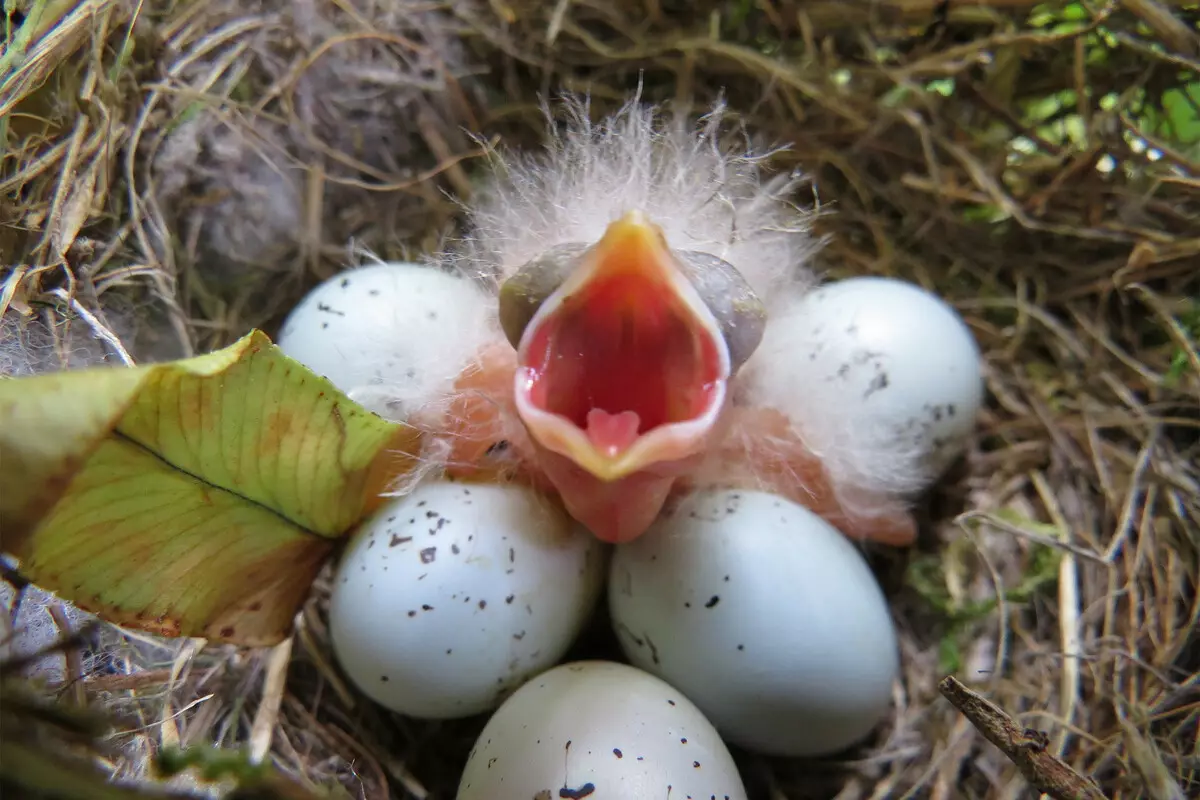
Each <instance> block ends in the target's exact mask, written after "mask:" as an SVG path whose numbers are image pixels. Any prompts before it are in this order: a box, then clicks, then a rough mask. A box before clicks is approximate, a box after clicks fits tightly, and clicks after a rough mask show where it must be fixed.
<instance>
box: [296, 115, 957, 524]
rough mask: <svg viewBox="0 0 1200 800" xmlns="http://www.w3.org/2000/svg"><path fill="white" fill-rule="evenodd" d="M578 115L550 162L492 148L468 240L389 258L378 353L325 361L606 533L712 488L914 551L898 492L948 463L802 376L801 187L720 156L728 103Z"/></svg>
mask: <svg viewBox="0 0 1200 800" xmlns="http://www.w3.org/2000/svg"><path fill="white" fill-rule="evenodd" d="M565 108H566V112H567V113H566V124H565V126H563V128H562V129H561V130H557V129H554V128H553V127H552V129H551V132H550V134H551V135H550V142H549V145H548V146H547V149H546V151H545V152H543V153H541V154H538V155H536V156H529V155H506V154H494V155H493V156H492V163H491V167H492V174H491V177H490V180H489V181H488V182H487V183H486V184H485V185H484V186H483V187H482V189H481V190H480V192H479V194H478V195H477V196H476V197H475V198H474V199H473V200H472V201H471V204H470V206H469V208H467V215H466V222H467V233H466V235H465V236H464V238H463V239H462V240H461V241H459V242H457V243H456V244H455V245H454V246H453V247H451V248H449V249H448V250H447V251H446V252H445V253H442V254H440V255H438V256H437V257H435V258H434V259H432V263H430V264H427V265H425V266H422V267H420V268H417V267H411V266H410V267H407V268H403V267H395V268H393V272H392V273H391V275H392V278H391V280H394V281H395V283H394V284H389V285H394V287H395V289H394V295H393V296H394V297H395V298H396V301H395V303H393V304H392V305H391V307H389V308H388V309H387V310H386V311H383V312H378V313H376V312H371V311H370V310H369V309H368V308H367V306H365V305H364V306H362V307H361V308H358V309H356V310H355V312H354V313H353V318H354V323H353V324H355V325H356V326H358V327H359V328H361V329H362V330H363V331H370V333H369V334H366V333H364V336H367V337H369V339H370V344H369V345H368V346H367V349H368V350H369V352H367V353H366V354H365V355H363V356H360V357H356V358H355V359H340V361H344V362H345V361H354V362H355V363H354V364H346V363H341V364H339V363H335V362H337V361H339V359H332V360H331V361H330V363H327V364H326V363H319V362H320V359H317V362H318V363H314V362H313V361H312V360H311V359H309V360H308V361H309V366H310V367H313V368H314V369H316V370H317V371H321V372H323V373H324V374H326V375H327V376H330V377H331V378H332V373H334V372H338V371H339V370H340V371H341V374H344V375H345V377H344V378H343V379H340V380H339V379H335V383H337V384H338V385H339V386H340V387H341V388H343V389H344V390H347V391H348V392H349V394H350V396H351V397H353V398H355V399H357V400H358V401H360V402H363V403H364V404H366V405H368V406H369V407H371V408H373V409H374V410H377V411H378V412H379V413H381V414H384V415H385V416H389V417H391V418H395V419H400V420H403V421H406V422H407V423H409V424H412V425H416V426H418V427H420V428H421V429H423V430H424V431H425V432H426V434H427V442H428V444H427V445H426V448H425V452H424V453H423V459H424V461H425V462H426V464H427V465H428V466H429V467H430V468H432V469H437V470H439V471H441V472H442V473H443V474H445V475H447V476H449V477H453V478H458V479H475V480H494V481H503V480H516V481H524V482H528V483H531V484H534V485H537V486H539V487H543V488H545V489H546V490H548V491H551V492H553V493H556V494H557V495H558V496H559V497H560V498H561V500H562V502H563V504H564V506H565V507H566V509H567V510H568V512H569V513H570V514H571V515H572V516H573V517H574V518H575V519H576V520H578V521H579V522H580V523H582V524H583V525H584V526H586V527H587V528H588V529H590V530H591V531H592V532H593V533H594V534H595V535H596V536H597V537H599V538H600V539H602V540H604V541H607V542H614V543H619V542H627V541H630V540H632V539H635V538H637V537H638V536H640V535H641V534H642V533H643V532H645V531H646V530H647V528H648V527H649V526H650V525H651V524H652V523H653V522H654V520H655V519H656V518H657V517H658V516H659V515H660V514H661V513H662V511H663V509H664V506H665V505H666V504H668V503H669V502H670V501H671V498H672V497H673V496H676V495H678V494H679V493H681V492H685V491H689V490H693V489H697V488H706V487H716V486H720V487H725V488H730V487H732V488H744V489H757V490H763V491H768V492H771V493H774V494H776V495H780V496H783V497H786V498H789V499H791V500H793V501H795V502H798V503H800V504H802V505H804V506H806V507H808V508H810V509H811V510H813V511H815V512H816V513H818V514H820V515H821V516H823V517H824V518H826V519H827V520H828V521H830V522H831V523H832V524H834V525H835V526H837V527H839V528H840V529H841V530H842V531H843V532H845V533H846V534H847V535H849V536H852V537H855V538H866V539H873V540H877V541H881V542H886V543H890V544H906V543H909V542H911V541H912V539H913V538H914V536H915V528H914V523H913V521H912V518H911V516H910V515H909V513H908V511H907V508H906V506H905V504H904V497H905V496H906V492H909V491H910V490H912V489H914V488H919V487H922V486H924V485H925V484H926V483H927V482H928V480H929V477H930V474H931V471H936V470H937V469H939V468H940V465H933V464H931V463H929V461H930V459H929V453H928V452H926V451H925V450H922V449H921V448H920V447H916V446H911V447H898V446H896V441H895V436H894V435H893V434H892V433H889V432H881V431H879V430H875V429H871V426H869V425H862V426H860V425H858V423H857V421H856V420H854V419H850V418H848V413H849V412H848V411H839V410H838V409H837V403H831V402H830V401H829V400H830V398H829V396H823V395H822V393H823V392H826V391H827V390H826V389H825V388H823V384H822V383H821V382H820V381H819V380H817V379H816V378H814V377H813V375H812V374H811V372H812V370H811V368H809V367H806V364H805V362H806V355H808V354H807V353H806V351H804V350H803V348H804V347H806V346H807V345H805V344H804V342H803V340H804V337H805V336H806V335H808V333H811V331H810V330H809V328H808V327H806V324H805V323H806V318H805V315H806V313H807V312H804V311H803V303H804V302H805V298H806V297H807V296H808V295H809V294H810V292H811V291H812V290H813V288H814V285H815V283H816V277H815V275H814V273H813V271H812V269H811V267H810V266H809V263H810V260H811V258H812V256H813V254H814V253H815V251H816V249H817V246H818V242H817V241H816V240H815V239H814V237H813V236H812V234H811V225H810V224H811V220H812V212H807V211H804V210H802V209H801V208H799V207H797V206H796V205H794V203H793V202H792V201H791V200H790V199H789V198H790V197H791V196H792V195H793V193H794V192H795V190H796V189H797V188H798V187H799V186H800V185H801V184H802V183H803V180H804V179H803V178H802V177H801V176H799V175H794V174H783V175H777V176H775V177H771V178H765V177H764V176H763V174H762V170H763V162H764V161H765V160H766V159H767V158H768V157H770V156H771V155H772V153H771V152H769V151H762V152H753V151H751V152H743V151H739V150H731V149H729V148H727V147H726V146H724V145H723V144H722V141H721V138H720V137H721V131H722V124H723V121H724V113H723V109H722V108H721V107H720V106H717V107H716V108H715V109H713V110H712V111H711V112H710V113H709V114H707V115H706V116H704V117H703V118H702V119H701V120H700V121H699V123H698V124H696V125H693V124H689V123H688V121H687V120H686V119H684V118H683V117H681V116H673V115H669V114H667V113H665V112H664V111H663V110H662V109H661V108H657V107H653V106H645V105H642V104H640V103H639V102H637V101H636V100H635V101H632V102H630V103H629V104H627V105H626V106H624V107H623V108H622V109H621V110H619V111H618V112H617V113H615V114H614V115H612V116H611V117H609V118H607V119H606V120H604V121H603V122H601V123H593V122H592V121H591V118H590V115H589V108H588V105H587V102H586V101H584V100H580V99H573V98H568V99H567V100H566V101H565ZM381 268H383V265H380V266H377V267H374V268H372V269H381ZM405 269H407V272H405V271H404V270H405ZM344 274H345V275H351V274H352V273H344ZM402 274H403V275H407V276H408V277H405V278H403V279H401V277H400V276H401V275H402ZM343 284H348V280H343ZM315 294H316V293H314V296H315ZM314 296H310V298H309V300H308V301H306V302H307V303H310V304H311V303H314V302H316V299H314ZM325 302H326V303H328V302H329V299H328V297H327V296H326V298H325ZM301 308H303V306H302V307H301ZM300 310H301V309H298V311H297V313H299V312H300ZM296 316H297V315H296V314H294V315H293V319H292V320H289V323H288V325H286V326H285V329H284V331H283V333H282V334H281V337H280V346H281V347H283V348H284V350H285V351H289V347H290V346H291V345H290V344H289V341H292V342H294V341H295V340H296V338H297V337H296V336H295V325H294V324H293V323H294V321H295V317H296ZM343 324H344V323H343ZM372 348H374V349H372ZM291 349H292V350H293V351H296V352H294V353H293V354H294V355H296V356H297V357H298V358H300V359H301V360H306V359H305V358H304V357H302V355H301V354H299V350H300V349H303V348H300V347H299V345H296V346H291ZM811 359H812V360H814V361H815V359H816V355H815V354H812V355H811ZM397 365H405V369H404V370H401V369H400V368H399V367H398V366H397ZM348 369H349V370H352V371H354V374H353V375H350V374H349V373H346V370H348ZM806 369H808V370H809V371H808V372H805V370H806ZM885 378H886V376H885ZM927 449H928V448H926V450H927ZM400 491H402V489H401V490H400Z"/></svg>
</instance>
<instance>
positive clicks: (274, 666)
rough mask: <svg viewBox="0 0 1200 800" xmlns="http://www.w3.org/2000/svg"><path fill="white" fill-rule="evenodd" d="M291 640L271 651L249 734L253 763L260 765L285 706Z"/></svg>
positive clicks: (269, 749) (281, 643)
mask: <svg viewBox="0 0 1200 800" xmlns="http://www.w3.org/2000/svg"><path fill="white" fill-rule="evenodd" d="M293 641H294V637H292V636H289V637H288V638H286V639H284V640H283V641H282V642H280V643H279V644H277V645H275V646H274V647H273V648H271V652H270V655H269V656H268V657H267V675H266V678H265V680H264V681H263V697H262V702H261V703H260V704H259V706H258V713H256V714H255V715H254V723H253V725H252V726H251V730H250V761H251V763H254V764H258V763H261V762H262V760H263V759H264V758H266V757H267V753H269V752H270V751H271V734H272V732H273V731H274V730H275V725H276V724H277V723H278V722H279V708H280V706H282V705H283V695H284V690H285V689H286V688H287V668H288V663H289V662H290V661H291V660H292V642H293Z"/></svg>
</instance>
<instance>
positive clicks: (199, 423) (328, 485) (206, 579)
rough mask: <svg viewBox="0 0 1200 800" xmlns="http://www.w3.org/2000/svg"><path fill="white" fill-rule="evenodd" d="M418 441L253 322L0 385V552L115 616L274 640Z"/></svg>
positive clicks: (217, 635) (224, 637)
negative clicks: (204, 338) (199, 340)
mask: <svg viewBox="0 0 1200 800" xmlns="http://www.w3.org/2000/svg"><path fill="white" fill-rule="evenodd" d="M417 445H418V440H417V434H416V433H415V432H413V431H412V430H411V429H409V428H406V427H404V426H399V425H396V424H394V423H390V422H387V421H386V420H383V419H381V418H379V417H377V416H375V415H373V414H371V413H369V412H367V411H366V410H364V409H362V408H361V407H359V406H357V405H356V404H355V403H353V402H352V401H350V400H349V399H348V398H347V397H346V396H345V395H343V394H342V393H341V392H339V391H338V390H337V389H336V388H335V387H334V386H333V385H332V384H331V383H329V381H327V380H325V379H324V378H321V377H319V376H317V375H315V374H314V373H312V372H311V371H309V370H308V369H307V368H305V367H304V366H303V365H301V364H299V363H298V362H296V361H293V360H292V359H290V358H288V357H286V356H285V355H283V353H282V352H281V351H280V350H279V349H278V348H276V347H275V346H274V345H273V344H271V342H270V340H269V339H268V338H267V337H266V336H265V335H264V334H262V333H261V332H258V331H254V332H252V333H251V334H249V335H248V336H246V337H245V338H243V339H241V340H240V341H238V342H237V343H235V344H233V345H231V346H230V347H227V348H225V349H223V350H219V351H217V352H214V353H210V354H208V355H204V356H199V357H196V358H191V359H185V360H182V361H176V362H170V363H166V364H156V365H151V366H146V367H137V368H113V367H106V368H99V369H91V370H80V371H75V372H61V373H55V374H50V375H40V376H35V377H30V378H20V379H10V380H5V381H0V478H2V480H3V484H2V488H0V546H2V547H3V549H4V550H5V551H7V552H10V553H12V554H14V555H15V556H16V557H17V558H18V559H19V560H20V561H21V570H22V572H23V573H25V575H26V576H27V577H29V579H31V580H32V581H34V582H35V583H37V584H39V585H40V586H42V587H44V588H46V589H48V590H50V591H52V592H55V593H56V594H58V595H59V596H61V597H63V598H65V599H67V600H70V601H71V602H73V603H76V604H77V605H79V606H80V607H81V608H84V609H86V610H89V611H94V612H96V613H97V614H99V615H101V616H102V617H103V618H105V619H107V620H109V621H111V622H114V623H117V624H120V625H127V626H130V627H136V628H140V629H142V630H147V631H153V632H156V633H160V634H165V635H171V636H203V637H205V638H209V639H215V640H219V641H230V642H237V643H241V644H256V645H257V644H271V643H274V642H277V641H279V640H280V639H282V638H283V637H284V636H285V635H286V634H287V631H288V629H289V627H290V625H291V620H292V617H293V616H294V614H295V612H296V609H297V607H298V606H299V605H300V603H302V602H303V600H304V598H305V596H306V595H307V593H308V591H309V588H310V587H311V584H312V580H313V578H314V576H315V574H316V572H317V570H318V569H319V568H320V566H321V564H322V562H323V561H324V559H325V557H326V556H327V555H328V554H329V552H330V550H331V549H332V547H333V544H334V541H335V540H336V539H337V538H338V537H340V536H342V535H344V534H345V533H346V532H347V531H348V530H349V529H350V528H351V527H353V526H354V524H355V523H356V522H358V520H360V519H361V518H362V517H363V515H364V514H365V513H367V511H368V510H369V508H370V507H371V506H372V505H373V503H374V502H376V499H377V496H378V493H379V490H380V489H381V488H383V486H384V485H385V483H386V482H387V481H388V480H390V479H391V478H393V477H395V476H397V475H398V474H400V473H401V472H404V471H406V470H408V469H410V468H411V467H412V466H413V464H414V463H415V460H414V454H415V452H416V448H417Z"/></svg>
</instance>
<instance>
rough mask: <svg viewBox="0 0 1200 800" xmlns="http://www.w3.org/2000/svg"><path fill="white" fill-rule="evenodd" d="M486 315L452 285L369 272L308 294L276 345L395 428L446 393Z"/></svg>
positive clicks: (439, 276) (467, 292)
mask: <svg viewBox="0 0 1200 800" xmlns="http://www.w3.org/2000/svg"><path fill="white" fill-rule="evenodd" d="M494 305H495V298H489V297H488V296H487V295H486V294H485V293H484V292H483V291H482V290H481V289H480V288H479V287H478V286H476V285H475V284H474V283H472V282H471V281H469V280H466V279H464V278H462V277H459V276H457V275H452V274H450V273H447V272H443V271H441V270H437V269H434V268H433V267H428V266H421V265H417V264H408V263H403V262H392V263H380V264H372V265H370V266H364V267H358V268H355V269H350V270H346V271H344V272H340V273H338V274H337V275H334V276H333V277H332V278H330V279H328V280H326V281H324V282H323V283H321V284H319V285H318V286H317V287H315V288H314V289H313V290H312V291H310V292H309V293H308V295H307V296H306V297H305V298H304V299H303V300H302V301H301V302H300V303H299V304H298V305H297V306H296V307H295V308H294V309H293V310H292V312H291V313H290V314H289V315H288V317H287V319H286V320H285V321H284V323H283V326H282V327H281V329H280V332H279V335H278V337H277V342H276V344H278V345H279V347H280V349H281V350H283V352H284V353H286V354H287V355H288V356H290V357H291V358H294V359H296V360H297V361H299V362H300V363H302V364H304V365H305V366H306V367H308V368H309V369H311V370H312V371H313V372H316V373H317V374H319V375H323V376H324V377H326V378H328V379H329V380H330V381H332V382H333V384H334V386H336V387H337V388H338V389H340V390H342V391H343V392H345V393H347V394H348V395H349V396H350V397H351V398H352V399H353V400H355V401H357V402H359V403H361V404H363V405H365V406H366V407H368V408H369V409H370V410H372V411H374V412H376V413H379V414H382V415H384V416H388V417H391V418H402V417H403V416H405V415H406V414H408V413H410V412H411V411H412V410H413V407H414V406H416V405H419V404H420V403H421V402H422V401H424V400H426V399H428V398H429V397H432V396H435V395H436V394H437V393H438V392H439V391H444V390H447V389H449V388H450V387H451V385H452V384H453V381H454V379H455V378H456V377H457V376H458V375H459V373H460V372H461V371H462V369H463V367H464V366H466V365H467V364H468V363H469V362H470V360H471V358H472V357H474V356H475V354H476V353H477V352H478V349H479V347H480V345H481V343H482V342H484V341H485V340H486V338H487V336H488V321H489V319H491V317H493V316H494V314H493V313H492V308H493V306H494Z"/></svg>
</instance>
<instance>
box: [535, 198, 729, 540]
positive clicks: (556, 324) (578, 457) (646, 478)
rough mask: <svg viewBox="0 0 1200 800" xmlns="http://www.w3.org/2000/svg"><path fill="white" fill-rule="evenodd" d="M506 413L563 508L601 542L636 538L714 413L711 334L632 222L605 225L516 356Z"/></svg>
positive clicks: (721, 356)
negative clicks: (512, 406) (512, 396)
mask: <svg viewBox="0 0 1200 800" xmlns="http://www.w3.org/2000/svg"><path fill="white" fill-rule="evenodd" d="M517 361H518V368H517V372H516V379H515V380H516V383H515V390H516V404H517V411H518V413H519V414H520V417H521V420H522V421H523V423H524V425H525V427H526V429H527V430H528V431H529V434H530V437H531V438H532V440H533V442H534V444H535V446H536V447H537V449H538V450H539V452H541V453H543V454H544V456H545V458H544V459H543V467H544V468H545V469H546V472H547V476H548V477H549V479H550V480H551V482H553V483H554V484H555V485H556V487H557V488H558V490H559V492H560V494H562V496H563V500H564V502H565V504H566V505H567V508H568V510H569V511H571V513H572V514H573V515H574V516H575V517H576V519H578V520H579V521H580V522H582V523H583V524H584V525H586V526H588V527H589V528H590V529H591V530H592V531H593V533H595V534H596V535H597V536H598V537H600V538H601V539H604V540H606V541H628V540H629V539H632V538H636V536H638V535H640V534H641V533H642V532H643V531H644V530H645V529H646V527H648V526H649V525H650V523H651V522H653V520H654V518H655V517H656V516H657V515H658V513H659V511H660V510H661V507H662V504H663V502H664V501H665V499H666V496H667V493H668V492H669V490H670V487H671V485H672V484H673V482H674V480H675V478H676V477H677V475H678V474H679V472H680V471H681V470H682V469H684V465H686V464H688V463H689V462H691V461H693V460H694V459H695V458H696V457H698V456H699V455H700V454H702V453H703V451H704V450H705V449H706V447H707V444H708V441H709V438H710V436H711V434H712V432H713V430H714V428H715V426H716V423H717V421H718V418H719V417H720V415H721V412H722V410H723V408H724V406H725V400H726V387H727V383H728V380H729V377H730V374H731V365H730V355H729V350H728V347H727V346H726V343H725V339H724V337H723V336H722V334H721V330H720V327H719V325H718V323H717V321H716V319H715V318H714V317H713V315H712V313H711V312H710V311H709V310H708V308H707V306H706V305H705V303H704V301H703V300H702V299H701V298H700V296H699V294H697V292H696V290H695V289H694V288H693V287H692V285H691V283H690V282H689V281H688V279H687V278H686V277H685V276H684V275H683V273H682V272H681V271H680V269H679V267H678V266H677V265H676V261H675V258H674V256H673V255H672V254H671V251H670V249H669V248H668V247H667V244H666V240H665V238H664V237H663V235H662V232H661V231H660V230H659V229H658V228H657V226H655V225H653V224H652V223H651V222H650V221H649V220H647V219H646V218H645V217H644V216H643V215H642V214H640V213H638V212H630V213H628V214H626V215H625V216H624V217H622V218H621V219H619V220H617V221H616V222H614V223H612V224H611V225H610V226H609V228H608V230H607V231H606V232H605V234H604V236H603V237H602V238H601V239H600V241H599V242H598V243H597V244H596V245H595V246H594V247H593V248H592V249H591V250H589V251H588V252H587V253H586V254H585V255H584V257H583V259H582V261H581V263H580V266H579V267H578V268H576V270H575V271H574V272H573V273H572V274H571V275H569V276H568V277H567V279H566V280H565V281H564V282H563V284H562V285H561V286H560V287H559V288H558V289H557V290H556V291H555V292H554V293H553V294H552V295H550V297H548V298H547V299H546V301H545V302H544V303H543V304H542V305H541V307H540V308H539V309H538V311H537V313H536V314H535V315H534V316H533V318H532V319H531V320H530V322H529V325H528V326H527V327H526V329H525V331H524V333H523V335H522V337H521V340H520V343H519V346H518V348H517Z"/></svg>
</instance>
